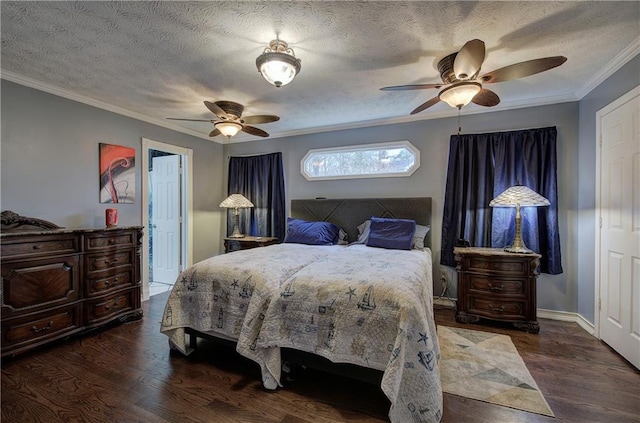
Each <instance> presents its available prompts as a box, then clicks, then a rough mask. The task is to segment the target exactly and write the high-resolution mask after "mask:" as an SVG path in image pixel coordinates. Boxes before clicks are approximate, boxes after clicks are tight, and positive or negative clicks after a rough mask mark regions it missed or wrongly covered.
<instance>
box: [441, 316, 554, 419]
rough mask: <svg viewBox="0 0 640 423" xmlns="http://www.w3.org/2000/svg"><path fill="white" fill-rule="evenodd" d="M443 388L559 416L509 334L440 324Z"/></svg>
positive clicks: (454, 392) (450, 392) (465, 395)
mask: <svg viewBox="0 0 640 423" xmlns="http://www.w3.org/2000/svg"><path fill="white" fill-rule="evenodd" d="M438 339H439V340H440V348H441V354H442V359H441V361H440V377H441V378H442V390H443V391H444V392H447V393H449V394H454V395H459V396H462V397H467V398H472V399H476V400H480V401H485V402H490V403H492V404H498V405H503V406H505V407H511V408H515V409H518V410H524V411H529V412H532V413H537V414H542V415H545V416H551V417H555V416H554V415H553V412H552V411H551V408H550V407H549V404H547V401H546V400H545V399H544V397H543V396H542V393H541V392H540V389H539V388H538V385H536V382H535V381H534V380H533V377H531V374H530V373H529V370H527V367H526V366H525V364H524V361H522V358H521V357H520V354H518V351H517V350H516V347H515V346H514V345H513V342H511V338H510V337H508V336H507V335H499V334H496V333H489V332H480V331H475V330H469V329H460V328H452V327H449V326H438Z"/></svg>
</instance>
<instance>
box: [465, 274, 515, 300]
mask: <svg viewBox="0 0 640 423" xmlns="http://www.w3.org/2000/svg"><path fill="white" fill-rule="evenodd" d="M466 279H467V281H468V284H469V286H467V289H468V290H469V292H470V293H487V292H490V293H492V294H493V295H494V296H495V297H499V296H500V295H505V296H525V295H526V291H525V283H526V279H519V280H509V279H501V278H493V277H488V276H484V275H473V274H471V275H466Z"/></svg>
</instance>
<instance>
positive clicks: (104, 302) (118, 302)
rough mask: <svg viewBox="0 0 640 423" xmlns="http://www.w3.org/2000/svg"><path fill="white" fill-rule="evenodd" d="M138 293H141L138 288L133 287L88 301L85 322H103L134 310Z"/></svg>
mask: <svg viewBox="0 0 640 423" xmlns="http://www.w3.org/2000/svg"><path fill="white" fill-rule="evenodd" d="M136 293H139V290H138V289H131V290H128V291H124V292H119V293H116V294H113V295H110V296H108V297H102V298H100V299H96V300H89V301H87V302H86V303H85V308H84V311H85V323H86V324H87V325H91V324H94V323H102V322H104V321H107V320H110V319H114V318H116V317H118V316H119V315H121V314H124V313H126V312H128V311H132V310H134V308H136V299H135V298H134V295H136ZM138 295H139V294H138Z"/></svg>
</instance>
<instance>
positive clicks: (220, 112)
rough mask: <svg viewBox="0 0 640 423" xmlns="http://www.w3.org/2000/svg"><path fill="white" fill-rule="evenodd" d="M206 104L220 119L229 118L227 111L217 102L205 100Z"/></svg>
mask: <svg viewBox="0 0 640 423" xmlns="http://www.w3.org/2000/svg"><path fill="white" fill-rule="evenodd" d="M204 105H205V106H207V109H209V110H211V112H212V113H213V114H214V115H216V116H218V117H219V118H220V119H227V113H226V112H225V111H224V110H222V108H220V106H218V105H217V104H215V103H212V102H210V101H205V102H204Z"/></svg>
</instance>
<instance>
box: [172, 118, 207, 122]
mask: <svg viewBox="0 0 640 423" xmlns="http://www.w3.org/2000/svg"><path fill="white" fill-rule="evenodd" d="M166 119H168V120H185V121H187V122H213V121H212V120H210V119H182V118H166Z"/></svg>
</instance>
